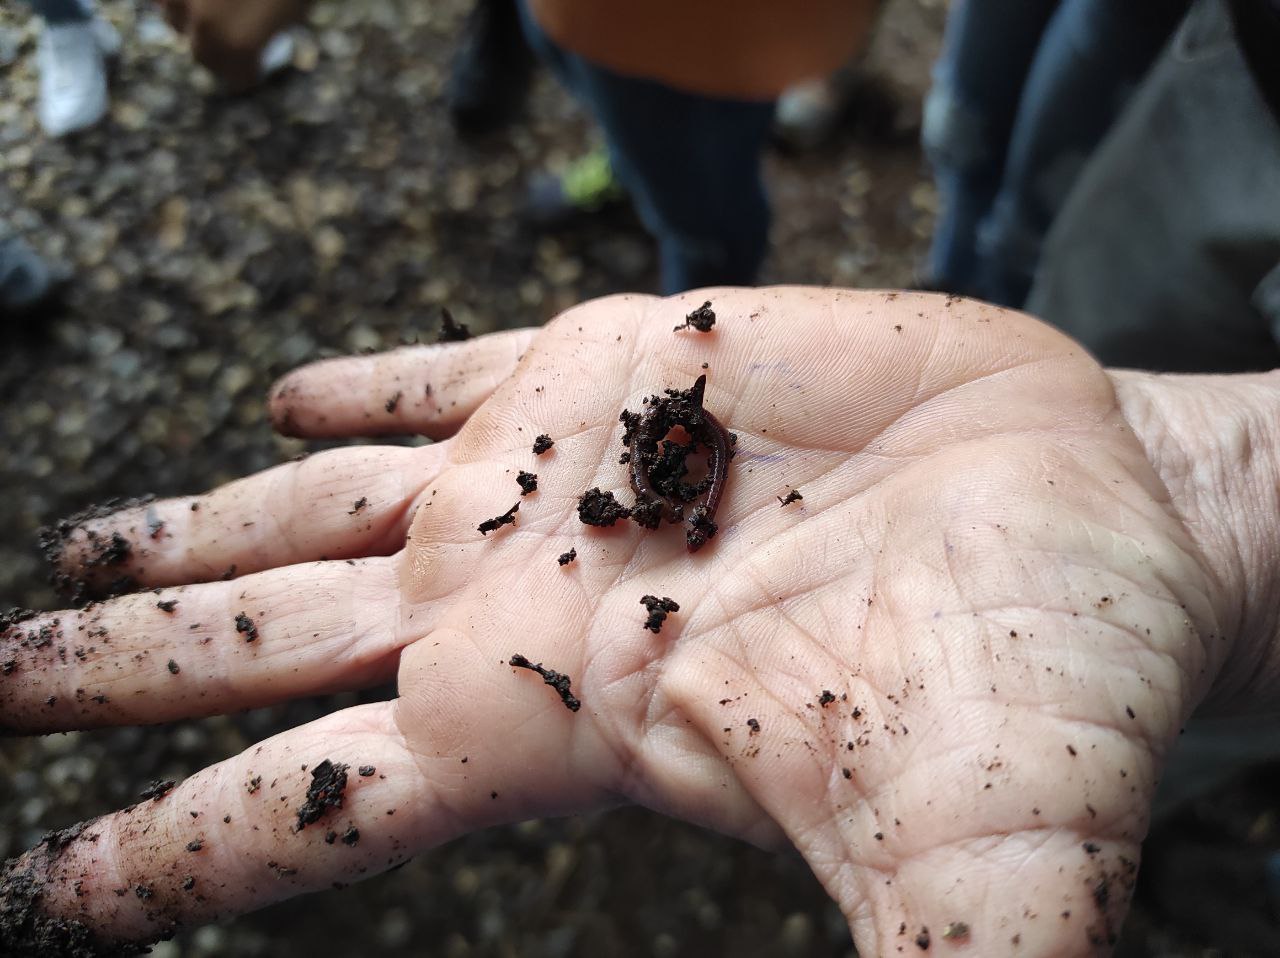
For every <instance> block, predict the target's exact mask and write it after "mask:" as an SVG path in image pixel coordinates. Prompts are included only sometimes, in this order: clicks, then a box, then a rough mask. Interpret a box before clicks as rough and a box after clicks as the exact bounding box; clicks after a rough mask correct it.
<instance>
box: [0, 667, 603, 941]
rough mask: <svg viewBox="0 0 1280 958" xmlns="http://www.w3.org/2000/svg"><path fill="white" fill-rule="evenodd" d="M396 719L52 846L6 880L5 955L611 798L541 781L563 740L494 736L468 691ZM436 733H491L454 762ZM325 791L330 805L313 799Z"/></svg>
mask: <svg viewBox="0 0 1280 958" xmlns="http://www.w3.org/2000/svg"><path fill="white" fill-rule="evenodd" d="M503 678H504V679H507V678H510V676H508V675H505V674H504V675H503ZM459 680H460V681H463V680H464V677H461V676H460V677H459ZM521 687H522V688H523V687H525V686H523V684H521ZM533 691H537V690H536V689H535V690H533ZM531 697H532V696H531ZM399 706H400V703H399V702H386V703H375V704H372V705H365V706H359V707H357V708H353V709H347V710H345V711H343V712H339V713H336V714H334V715H331V716H327V717H326V718H324V719H321V720H319V721H317V722H313V723H311V724H309V725H306V726H303V727H301V728H297V729H293V730H291V731H289V732H285V733H284V734H282V735H279V736H276V737H275V738H272V739H269V740H267V741H265V742H263V743H261V744H260V745H258V746H256V747H254V748H252V749H249V750H247V751H245V752H244V753H242V754H240V755H239V756H237V757H235V758H232V759H229V760H227V761H225V762H222V763H220V764H218V765H214V766H212V767H210V768H207V769H205V770H203V771H201V772H199V773H197V774H196V775H194V776H192V777H191V778H190V779H188V780H187V781H185V782H183V783H181V784H180V785H178V786H177V787H176V788H174V789H173V790H172V791H170V792H168V793H167V794H164V795H163V796H162V797H160V798H159V800H146V801H143V802H141V803H140V804H138V805H136V806H134V807H133V808H131V809H128V810H125V811H122V812H119V813H116V814H113V815H108V816H104V817H103V818H99V819H96V820H94V821H91V822H88V823H86V824H85V825H84V826H83V827H80V826H76V827H74V828H71V829H64V830H62V831H60V832H58V833H55V834H54V835H53V836H51V837H50V838H49V839H47V840H46V841H44V842H42V843H41V844H40V845H39V846H37V847H36V848H35V849H32V850H31V851H29V852H27V853H26V854H24V855H22V856H20V857H19V858H16V859H14V860H12V861H11V862H9V863H8V864H7V865H6V866H5V867H4V869H3V871H2V872H0V953H2V954H29V953H32V952H31V951H29V950H23V949H24V948H26V949H30V948H32V947H33V944H34V942H35V941H37V940H43V941H45V942H47V944H46V950H45V952H42V953H50V954H59V953H64V952H60V951H58V950H57V949H58V948H59V946H64V945H65V943H66V942H67V941H68V940H74V939H73V937H72V936H75V935H80V936H83V937H84V938H87V939H88V944H87V945H86V946H85V947H84V950H83V951H80V952H77V953H78V954H88V953H93V954H99V953H101V954H106V953H108V952H107V950H106V949H107V948H108V947H109V946H111V945H113V944H114V945H118V944H120V943H122V942H142V941H154V940H156V939H157V938H160V937H161V936H165V935H168V934H171V933H172V932H173V931H174V930H175V928H177V927H178V926H181V925H191V924H195V923H200V922H207V921H213V920H216V919H219V918H222V917H226V916H229V915H232V914H236V913H239V912H243V911H248V910H250V909H253V908H259V907H261V906H263V905H266V904H269V903H271V902H273V901H278V900H280V899H283V898H287V897H291V896H293V895H297V894H300V893H302V892H306V891H312V890H316V889H321V888H328V887H331V886H333V885H334V884H339V883H346V882H349V881H354V880H358V879H360V878H364V877H366V876H369V875H375V874H377V873H379V872H382V871H385V870H387V869H389V868H393V867H395V866H396V865H398V864H400V863H402V862H404V861H405V860H407V859H408V858H410V857H411V856H412V855H414V854H416V853H417V852H419V851H422V850H424V849H426V848H429V847H431V846H434V845H438V844H440V843H441V842H444V841H447V840H449V839H451V838H454V837H456V836H458V835H460V834H464V833H466V832H468V831H471V830H473V829H477V828H480V827H485V826H488V825H493V824H497V823H501V822H509V821H518V820H523V819H525V818H528V817H530V816H532V815H536V814H543V813H551V812H558V811H566V810H581V809H585V808H589V807H593V806H595V805H597V804H599V803H600V801H601V800H602V798H603V796H602V794H601V793H598V792H596V791H593V790H590V789H588V788H587V787H584V786H582V785H580V784H578V779H576V778H574V779H571V778H570V777H568V776H564V775H554V774H545V775H544V774H539V773H538V772H537V771H535V770H542V769H544V768H547V767H549V768H553V769H556V770H559V769H561V768H562V767H563V765H564V761H565V760H564V756H565V754H566V753H567V752H568V751H569V750H568V749H566V748H565V747H564V746H565V738H564V735H562V734H560V735H542V736H541V737H538V736H535V735H533V734H526V733H525V732H524V730H523V729H521V727H520V726H514V727H511V728H509V729H505V730H503V734H502V735H498V734H497V729H496V728H495V727H494V726H493V724H492V723H488V722H486V721H485V719H484V718H483V713H480V714H479V716H478V713H476V711H475V709H474V700H473V699H472V698H471V696H469V695H466V694H463V695H460V696H458V697H456V698H453V699H450V700H448V701H447V702H444V703H440V704H437V705H436V706H435V707H433V708H431V709H428V712H427V714H429V715H430V716H431V718H432V721H431V722H428V723H427V724H425V725H423V724H422V723H421V722H420V721H415V722H414V723H413V724H408V723H407V721H406V719H405V718H404V716H403V713H402V710H401V709H400V707H399ZM559 711H560V712H561V713H563V714H564V715H566V716H567V715H568V714H569V713H567V712H565V710H563V709H560V710H559ZM478 717H479V721H477V718H478ZM526 717H527V713H526ZM558 721H560V722H561V723H567V722H568V721H569V720H568V719H567V718H558ZM437 725H439V726H442V727H444V728H446V729H452V728H464V727H469V728H472V729H475V728H476V726H477V725H480V726H484V727H483V728H482V729H481V730H480V733H479V734H480V735H483V736H485V737H486V738H487V740H488V741H489V742H490V743H491V744H492V745H493V746H494V747H493V749H492V750H491V751H490V752H488V753H486V754H480V753H476V752H472V753H470V754H468V753H467V752H462V753H458V752H455V751H453V750H452V749H451V748H450V746H449V745H448V744H446V743H444V742H441V741H438V740H436V739H434V738H433V737H432V736H433V733H434V731H435V728H436V726H437ZM468 758H469V759H470V761H467V759H468ZM326 762H327V763H329V764H328V765H326V764H324V763H326ZM544 763H545V764H544ZM338 766H345V768H344V769H342V770H341V772H338V769H337V767H338ZM342 773H345V778H344V775H343V774H342ZM317 776H318V777H317ZM325 783H327V784H328V786H329V787H328V788H327V789H325V790H324V791H325V792H327V794H328V795H329V796H331V797H332V800H333V801H332V804H328V805H326V804H323V802H322V801H318V800H317V799H323V798H324V795H317V794H316V789H315V788H314V787H313V786H316V785H317V784H325ZM309 792H310V794H309ZM339 802H340V804H339ZM300 826H301V827H300ZM41 936H43V937H41ZM91 947H97V948H99V949H101V951H92V952H91V951H90V948H91Z"/></svg>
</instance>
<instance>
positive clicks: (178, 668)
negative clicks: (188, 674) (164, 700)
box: [165, 659, 182, 675]
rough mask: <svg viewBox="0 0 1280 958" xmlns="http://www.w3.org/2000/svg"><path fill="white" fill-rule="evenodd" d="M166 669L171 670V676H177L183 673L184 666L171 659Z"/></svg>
mask: <svg viewBox="0 0 1280 958" xmlns="http://www.w3.org/2000/svg"><path fill="white" fill-rule="evenodd" d="M165 668H167V669H168V670H169V674H170V675H177V674H178V673H179V672H181V671H182V666H180V665H179V664H178V663H177V662H175V661H174V660H173V659H170V660H169V661H168V662H167V663H166V664H165Z"/></svg>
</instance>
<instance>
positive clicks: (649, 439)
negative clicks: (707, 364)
mask: <svg viewBox="0 0 1280 958" xmlns="http://www.w3.org/2000/svg"><path fill="white" fill-rule="evenodd" d="M706 385H707V377H706V375H705V374H703V375H701V376H699V377H698V379H697V381H696V382H695V383H694V384H693V387H692V388H691V389H690V390H689V391H688V393H687V394H686V396H687V398H685V400H684V402H680V401H679V398H677V396H676V395H674V394H673V396H672V398H671V399H658V398H656V397H655V399H654V400H653V401H652V402H651V403H650V405H649V409H648V411H646V412H645V413H644V414H643V415H641V416H639V417H636V418H635V420H634V428H632V430H631V442H630V446H629V461H630V465H631V488H632V490H633V491H634V492H635V494H636V503H637V505H638V506H641V507H642V506H643V505H644V504H654V505H657V506H658V507H659V509H660V511H661V518H664V519H666V520H667V521H668V522H673V523H674V522H680V521H681V520H682V519H684V518H685V507H684V504H683V503H675V502H672V500H671V498H670V497H669V496H666V495H664V494H662V493H660V492H659V491H658V490H656V489H655V488H654V487H653V482H652V478H651V476H650V470H651V469H652V466H653V462H652V460H653V457H654V456H655V455H656V453H657V449H658V444H659V443H660V442H661V441H662V439H663V438H664V437H665V436H666V434H667V433H668V432H669V431H670V429H671V427H672V426H677V425H678V426H681V427H683V428H684V429H685V430H686V431H687V432H688V433H689V436H690V438H691V439H693V440H694V442H695V443H701V444H702V445H704V446H706V447H707V450H708V453H707V479H706V480H705V483H706V493H705V494H704V495H703V497H702V499H701V501H699V500H696V499H695V500H694V505H693V509H692V510H690V514H689V530H688V532H687V534H686V544H687V546H688V550H689V551H690V552H697V551H698V550H699V549H700V548H702V546H703V545H705V544H706V542H707V540H708V539H710V538H711V537H712V536H714V535H715V534H716V524H715V522H714V519H715V514H716V509H717V508H718V507H719V505H720V498H721V496H722V495H723V494H724V484H725V479H726V478H727V476H728V469H729V459H730V448H729V446H730V442H729V434H728V432H726V430H725V428H724V426H722V425H721V424H720V421H719V420H718V419H716V417H715V416H714V415H712V413H711V412H709V411H708V410H707V409H706V408H704V407H703V405H702V397H703V393H704V392H705V390H706ZM680 398H684V397H680ZM641 514H643V512H642V513H641ZM633 518H635V516H634V515H633ZM637 521H639V522H641V524H642V525H644V524H646V523H645V522H643V521H642V520H640V519H637ZM656 521H657V517H654V518H653V524H654V525H656Z"/></svg>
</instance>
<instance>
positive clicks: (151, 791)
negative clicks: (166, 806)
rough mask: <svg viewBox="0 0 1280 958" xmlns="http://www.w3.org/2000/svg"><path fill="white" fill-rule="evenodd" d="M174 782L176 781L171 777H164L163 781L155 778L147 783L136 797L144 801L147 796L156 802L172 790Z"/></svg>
mask: <svg viewBox="0 0 1280 958" xmlns="http://www.w3.org/2000/svg"><path fill="white" fill-rule="evenodd" d="M175 784H176V783H175V782H174V780H173V779H171V778H168V779H165V780H164V781H161V780H159V779H156V780H155V781H154V782H150V783H148V785H147V787H146V788H144V789H143V790H142V792H141V794H139V796H138V797H139V798H141V799H143V800H144V801H145V800H146V799H148V798H149V799H151V800H152V801H153V802H158V801H160V799H162V798H164V797H165V796H166V795H168V794H169V792H170V791H172V790H173V786H174V785H175Z"/></svg>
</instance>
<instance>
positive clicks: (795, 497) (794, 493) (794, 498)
mask: <svg viewBox="0 0 1280 958" xmlns="http://www.w3.org/2000/svg"><path fill="white" fill-rule="evenodd" d="M803 498H804V496H802V495H800V490H799V489H792V490H791V491H790V492H788V493H787V494H786V496H778V497H777V500H778V501H779V502H780V503H782V504H783V505H784V506H789V505H791V503H793V502H799V501H800V500H801V499H803Z"/></svg>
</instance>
